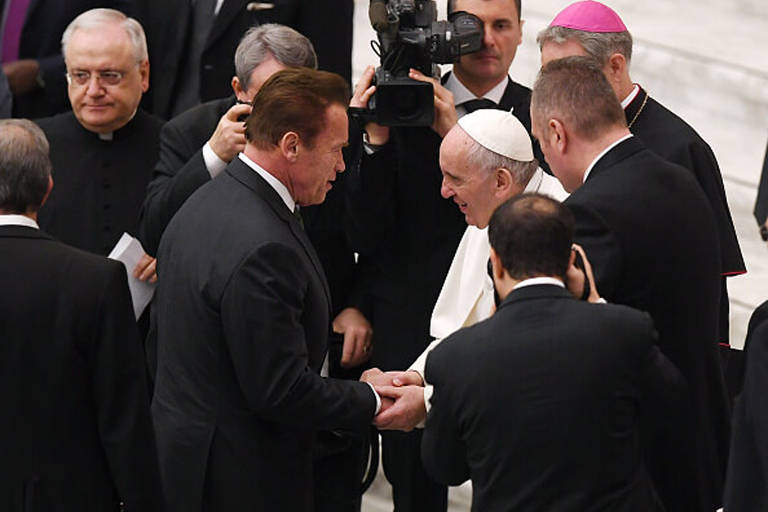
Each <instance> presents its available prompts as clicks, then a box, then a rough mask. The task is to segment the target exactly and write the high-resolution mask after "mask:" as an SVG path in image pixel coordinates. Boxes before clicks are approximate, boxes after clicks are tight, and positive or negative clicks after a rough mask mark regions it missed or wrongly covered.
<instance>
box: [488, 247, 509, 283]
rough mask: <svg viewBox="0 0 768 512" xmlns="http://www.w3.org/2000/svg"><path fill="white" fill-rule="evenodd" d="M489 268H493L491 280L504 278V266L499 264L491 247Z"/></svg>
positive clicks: (497, 256)
mask: <svg viewBox="0 0 768 512" xmlns="http://www.w3.org/2000/svg"><path fill="white" fill-rule="evenodd" d="M491 266H492V267H493V280H494V281H496V280H499V279H502V278H503V277H504V274H506V273H507V271H506V270H505V269H504V265H502V264H501V258H499V255H498V254H496V251H494V250H493V247H491Z"/></svg>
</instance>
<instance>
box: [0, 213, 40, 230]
mask: <svg viewBox="0 0 768 512" xmlns="http://www.w3.org/2000/svg"><path fill="white" fill-rule="evenodd" d="M0 226H26V227H28V228H35V229H40V226H38V225H37V222H35V221H34V219H30V218H29V217H27V216H26V215H17V214H10V215H0Z"/></svg>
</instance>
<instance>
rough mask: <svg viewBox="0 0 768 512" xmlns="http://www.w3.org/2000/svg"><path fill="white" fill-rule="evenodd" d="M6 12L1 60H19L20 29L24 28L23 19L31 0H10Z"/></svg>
mask: <svg viewBox="0 0 768 512" xmlns="http://www.w3.org/2000/svg"><path fill="white" fill-rule="evenodd" d="M10 1H11V3H10V4H8V14H7V16H6V18H5V26H4V27H3V62H13V61H16V60H19V46H20V44H21V29H22V28H24V20H25V19H26V16H27V9H29V3H30V2H31V0H10Z"/></svg>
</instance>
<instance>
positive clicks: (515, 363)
mask: <svg viewBox="0 0 768 512" xmlns="http://www.w3.org/2000/svg"><path fill="white" fill-rule="evenodd" d="M573 228H574V219H573V215H572V214H571V213H570V212H569V211H568V209H567V208H566V207H565V206H563V205H562V204H560V203H558V202H557V201H555V200H553V199H551V198H549V197H547V196H543V195H539V194H525V195H522V196H518V197H517V198H514V199H511V200H510V201H508V202H506V203H504V204H502V205H501V206H500V207H499V208H498V209H497V210H496V211H495V212H494V214H493V216H492V217H491V222H490V225H489V232H488V235H489V239H490V243H491V262H492V264H493V278H494V282H495V286H496V290H497V291H498V294H499V297H500V299H501V300H502V302H501V304H500V305H499V307H498V310H497V311H496V313H495V314H494V315H493V316H492V317H490V318H489V319H488V320H484V321H482V322H480V323H478V324H476V325H474V326H472V327H468V328H466V329H462V330H460V331H458V332H456V333H455V334H452V335H451V336H449V337H448V338H446V339H445V340H444V341H443V342H442V343H441V344H440V345H439V346H438V347H436V348H435V349H434V350H433V351H432V352H431V353H430V354H429V356H428V358H427V365H426V379H427V380H428V381H429V382H432V383H433V384H434V394H433V396H432V399H431V400H432V409H431V410H430V412H429V415H428V417H427V423H426V427H425V430H424V442H423V444H422V457H423V460H424V465H425V467H426V468H427V471H429V472H430V474H432V475H434V476H435V478H436V479H438V480H439V481H442V482H444V483H447V484H449V485H458V484H460V483H462V482H464V481H465V480H467V479H469V478H470V477H471V478H472V485H473V489H474V492H473V497H472V510H475V511H481V510H482V511H484V512H485V511H517V510H519V511H528V510H557V511H561V512H568V511H573V512H580V511H583V510H588V509H591V508H593V507H599V508H601V509H605V510H611V511H637V512H639V511H644V512H645V511H661V510H664V508H663V506H662V505H661V503H660V502H659V498H658V496H657V495H656V492H655V490H654V488H653V484H652V482H651V479H650V477H649V475H648V472H647V469H646V467H645V464H644V462H643V457H642V451H641V450H640V444H641V438H642V436H641V432H642V429H643V428H645V427H648V426H650V425H657V426H661V425H663V424H664V423H666V422H668V421H670V418H669V416H670V415H672V414H673V413H674V411H675V410H676V407H678V406H679V405H680V403H681V402H682V398H683V396H684V394H683V392H684V390H685V382H684V381H683V379H682V377H681V376H680V373H679V372H678V371H677V369H676V368H675V367H674V366H673V365H672V363H670V362H669V360H668V359H667V358H666V357H665V356H664V355H662V354H661V352H660V351H659V349H658V347H657V346H656V339H657V338H656V333H655V331H654V328H653V322H652V321H651V319H650V317H649V316H648V315H647V314H644V313H641V312H639V311H635V310H632V309H630V308H627V307H624V306H615V305H607V304H589V303H586V302H582V301H578V300H576V299H574V297H573V295H571V293H570V292H569V291H568V290H567V289H565V284H564V282H565V276H566V271H567V269H568V267H569V266H572V265H573V263H574V255H575V252H573V251H572V250H571V245H572V237H573Z"/></svg>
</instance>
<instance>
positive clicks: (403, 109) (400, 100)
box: [391, 87, 422, 120]
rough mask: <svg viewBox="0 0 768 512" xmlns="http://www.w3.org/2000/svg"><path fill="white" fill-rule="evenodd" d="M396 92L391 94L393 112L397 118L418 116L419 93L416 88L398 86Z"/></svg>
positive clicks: (419, 108) (419, 105) (419, 109)
mask: <svg viewBox="0 0 768 512" xmlns="http://www.w3.org/2000/svg"><path fill="white" fill-rule="evenodd" d="M397 92H398V94H396V95H393V98H392V100H393V101H392V103H391V105H392V110H393V114H394V115H395V116H397V117H398V118H399V119H403V120H408V119H411V118H416V117H419V116H420V115H421V114H422V112H421V111H422V108H421V96H422V95H421V94H419V92H420V91H419V90H418V89H417V88H408V87H403V88H400V89H399V90H398V91H397Z"/></svg>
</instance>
